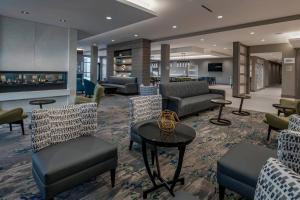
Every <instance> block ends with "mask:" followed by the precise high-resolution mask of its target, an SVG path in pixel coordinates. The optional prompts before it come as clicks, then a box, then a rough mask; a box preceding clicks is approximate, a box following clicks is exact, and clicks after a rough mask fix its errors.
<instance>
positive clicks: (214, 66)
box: [208, 63, 223, 72]
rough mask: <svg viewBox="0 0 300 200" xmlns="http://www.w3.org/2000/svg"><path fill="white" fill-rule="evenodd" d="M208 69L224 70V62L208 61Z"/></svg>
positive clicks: (211, 70)
mask: <svg viewBox="0 0 300 200" xmlns="http://www.w3.org/2000/svg"><path fill="white" fill-rule="evenodd" d="M208 71H209V72H222V71H223V63H208Z"/></svg>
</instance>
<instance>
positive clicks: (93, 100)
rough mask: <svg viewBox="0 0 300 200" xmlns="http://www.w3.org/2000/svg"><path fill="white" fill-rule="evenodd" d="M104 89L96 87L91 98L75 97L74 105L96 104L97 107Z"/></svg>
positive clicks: (99, 86)
mask: <svg viewBox="0 0 300 200" xmlns="http://www.w3.org/2000/svg"><path fill="white" fill-rule="evenodd" d="M104 96H105V94H104V87H102V86H101V85H98V84H97V85H96V86H95V89H94V94H93V97H92V98H88V97H84V96H77V97H76V99H75V104H83V103H97V106H98V107H99V105H100V101H101V98H102V97H104Z"/></svg>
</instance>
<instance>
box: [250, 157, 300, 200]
mask: <svg viewBox="0 0 300 200" xmlns="http://www.w3.org/2000/svg"><path fill="white" fill-rule="evenodd" d="M254 199H255V200H274V199H290V200H293V199H295V200H296V199H300V175H299V174H297V173H295V172H294V171H293V170H291V169H289V168H288V167H286V166H285V165H284V164H282V163H281V162H280V161H279V160H277V159H275V158H270V159H268V161H267V163H266V164H265V165H264V166H263V168H262V170H261V172H260V175H259V179H258V182H257V186H256V190H255V196H254Z"/></svg>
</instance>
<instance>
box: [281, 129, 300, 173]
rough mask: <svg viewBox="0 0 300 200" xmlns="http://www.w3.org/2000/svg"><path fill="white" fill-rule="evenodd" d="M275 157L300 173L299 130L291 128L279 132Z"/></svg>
mask: <svg viewBox="0 0 300 200" xmlns="http://www.w3.org/2000/svg"><path fill="white" fill-rule="evenodd" d="M277 157H278V159H279V160H280V161H281V162H282V163H284V164H285V165H286V166H288V167H289V168H291V169H293V170H294V171H295V172H297V173H300V132H296V131H291V130H283V131H281V132H280V134H279V135H278V148H277Z"/></svg>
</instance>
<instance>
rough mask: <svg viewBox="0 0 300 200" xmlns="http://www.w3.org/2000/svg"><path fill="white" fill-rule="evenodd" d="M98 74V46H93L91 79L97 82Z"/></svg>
mask: <svg viewBox="0 0 300 200" xmlns="http://www.w3.org/2000/svg"><path fill="white" fill-rule="evenodd" d="M97 75H98V47H97V46H91V81H92V82H93V83H97Z"/></svg>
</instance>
